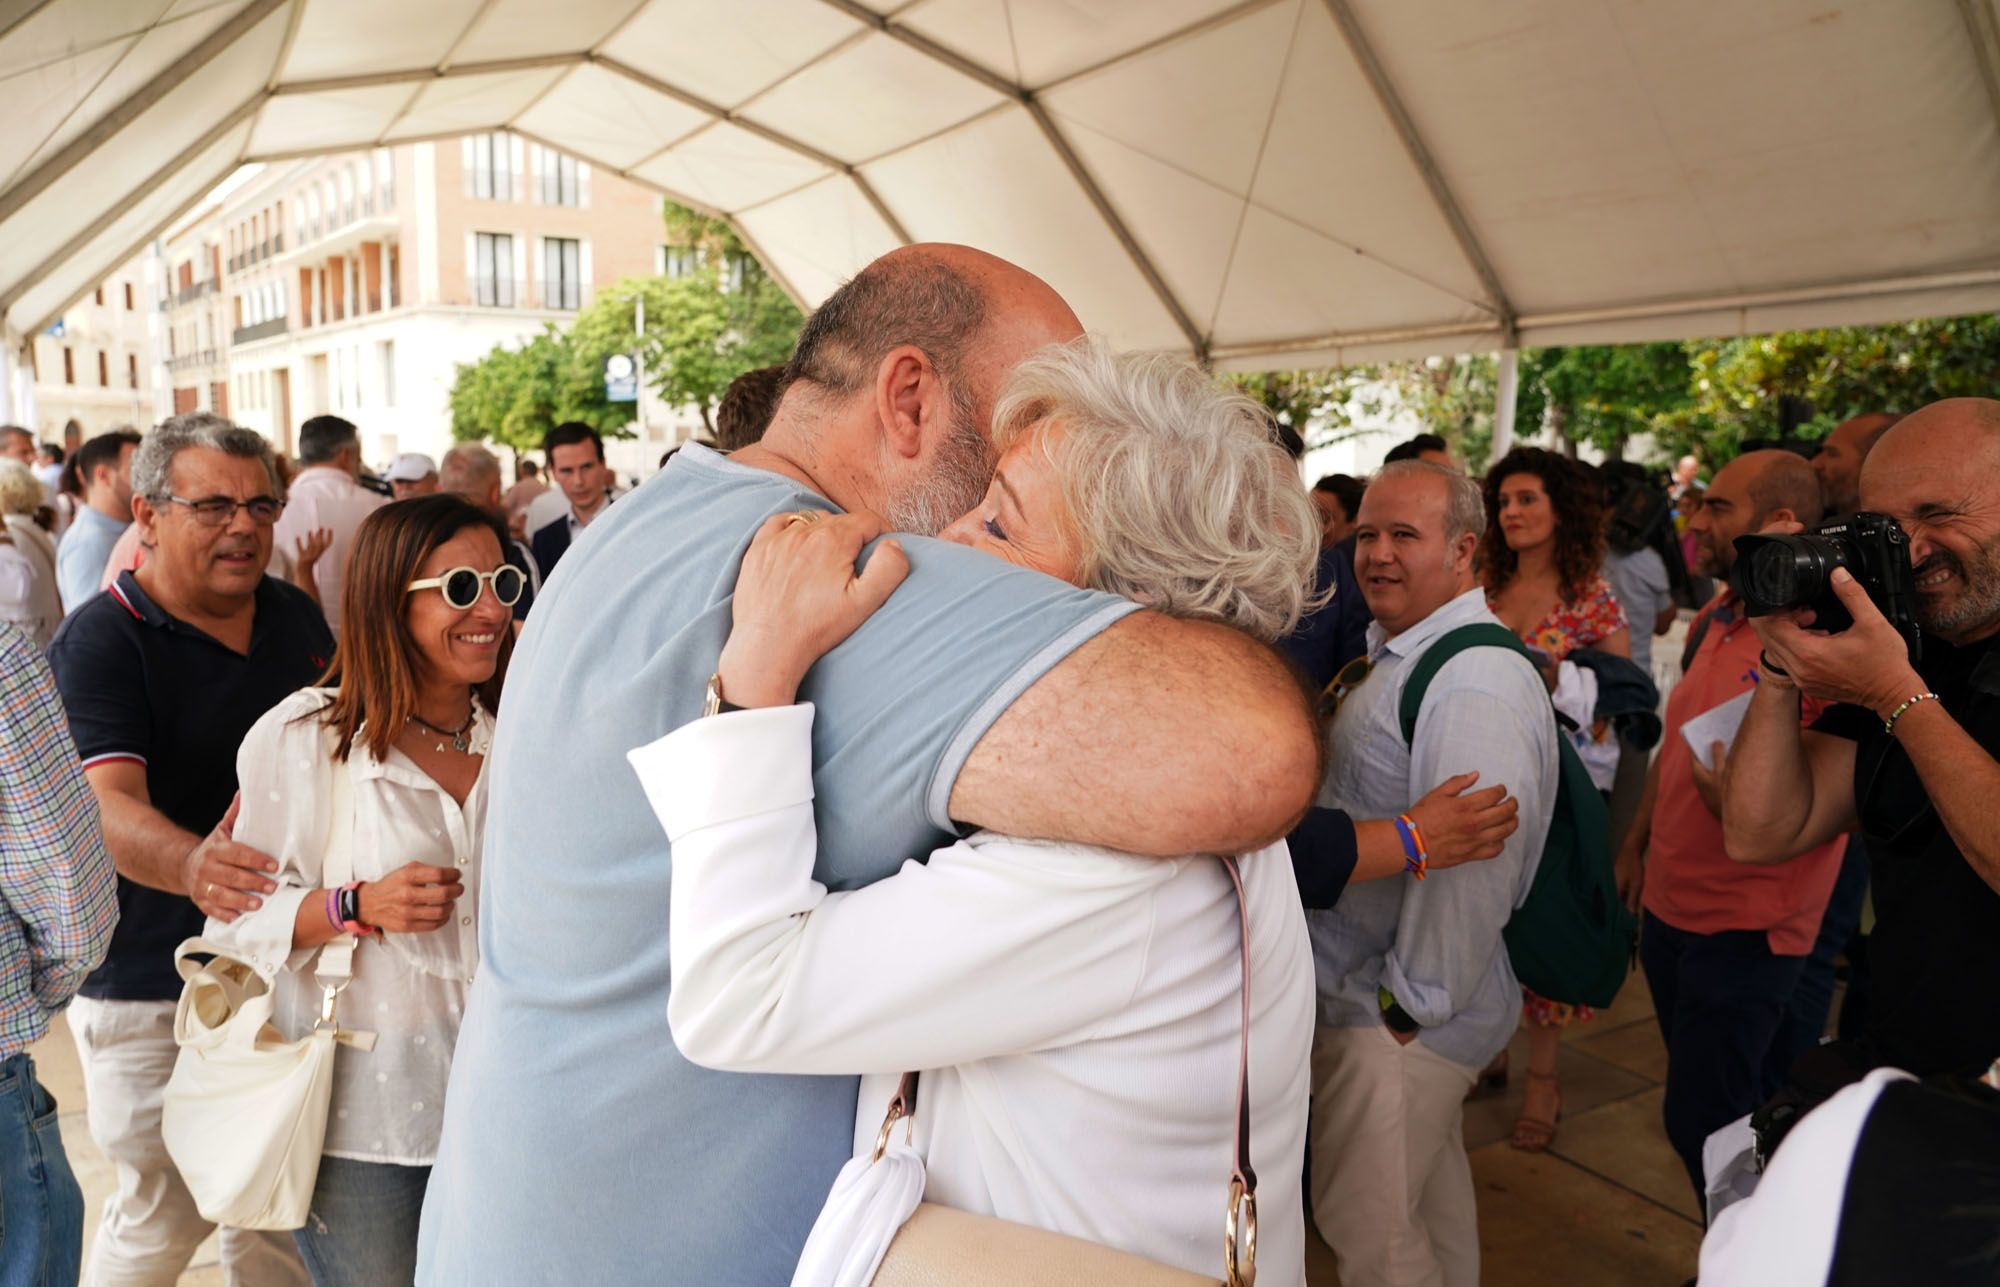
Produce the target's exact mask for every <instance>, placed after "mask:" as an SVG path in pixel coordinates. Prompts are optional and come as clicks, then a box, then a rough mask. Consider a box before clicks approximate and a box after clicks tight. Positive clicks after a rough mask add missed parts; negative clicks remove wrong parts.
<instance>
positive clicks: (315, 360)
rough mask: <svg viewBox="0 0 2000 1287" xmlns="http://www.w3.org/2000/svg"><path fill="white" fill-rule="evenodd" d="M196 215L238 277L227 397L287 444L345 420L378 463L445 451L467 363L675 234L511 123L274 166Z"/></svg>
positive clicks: (645, 206)
mask: <svg viewBox="0 0 2000 1287" xmlns="http://www.w3.org/2000/svg"><path fill="white" fill-rule="evenodd" d="M198 222H199V225H200V227H201V229H202V235H203V236H205V237H211V238H213V240H214V244H215V246H216V251H217V254H218V255H219V262H220V264H221V276H222V280H223V283H224V289H223V291H222V296H223V308H224V310H225V313H226V317H225V322H226V332H227V343H226V346H225V349H226V352H225V357H226V362H227V373H226V375H225V377H224V381H225V385H226V389H225V396H224V397H222V398H220V399H218V400H217V401H216V402H215V403H214V404H213V405H216V406H217V407H218V408H219V407H221V406H224V405H226V406H227V408H228V413H229V414H230V415H231V417H232V418H234V419H235V420H237V421H238V422H239V423H242V424H245V425H248V426H251V427H253V428H255V429H258V430H259V431H261V432H263V433H264V434H265V435H266V436H267V437H269V438H270V439H271V441H272V442H273V444H275V445H276V446H277V447H278V448H279V449H280V450H282V451H293V450H295V447H296V441H297V432H298V425H299V424H300V422H302V421H304V420H306V419H307V418H309V417H311V416H314V415H318V414H321V413H327V412H330V413H333V414H336V415H340V416H344V417H346V418H347V419H349V420H352V421H353V422H354V423H355V424H356V425H358V426H359V427H360V429H361V435H362V452H363V455H364V457H365V458H366V459H367V460H368V461H369V462H370V463H371V464H374V465H377V466H382V465H386V464H387V463H388V462H389V461H390V460H391V459H392V458H393V457H394V456H395V455H396V454H397V453H399V452H404V451H422V452H426V453H429V454H431V455H432V456H433V457H435V456H437V455H439V454H441V453H442V452H443V451H444V450H445V449H447V448H448V447H449V446H450V445H451V413H450V407H449V395H450V391H451V386H452V381H453V380H454V378H455V377H456V373H457V366H458V364H459V363H462V362H471V361H474V360H476V359H478V358H480V357H482V356H484V355H485V354H486V353H487V352H488V351H489V350H491V349H492V348H493V347H494V345H496V344H515V343H520V342H521V341H523V340H526V339H528V338H530V337H532V336H533V335H535V334H536V333H537V332H539V331H540V330H541V329H542V327H543V326H545V325H547V324H549V323H555V324H556V325H558V326H563V325H567V324H568V323H569V322H570V321H572V320H574V318H575V316H576V313H577V310H578V309H580V308H583V307H585V306H587V305H588V304H589V303H590V301H591V299H592V298H593V297H594V295H595V293H596V291H597V290H598V289H599V288H601V287H604V286H608V285H610V284H611V283H612V282H615V281H616V280H618V279H619V278H621V277H625V276H631V275H636V274H644V273H649V272H652V271H653V270H654V268H655V265H656V262H657V255H658V247H659V244H660V240H661V224H660V213H659V197H658V195H657V194H656V193H654V192H652V191H651V190H649V189H646V188H643V187H641V186H639V185H637V184H634V183H631V182H628V181H626V180H624V179H622V178H620V177H618V176H616V175H612V174H606V173H602V172H594V171H593V169H592V167H591V166H589V165H588V164H587V163H584V162H580V161H578V160H576V159H575V158H573V157H568V156H565V155H563V154H560V153H557V152H554V151H552V150H550V149H546V148H543V147H541V146H539V145H537V144H534V143H531V142H529V141H528V140H525V139H521V138H519V137H516V136H513V135H508V134H488V135H479V136H474V137H469V138H464V139H459V140H456V141H449V142H426V143H413V144H404V145H399V146H396V147H392V148H383V149H377V150H374V151H370V152H362V153H345V154H340V155H336V156H328V157H321V158H315V159H312V160H309V161H303V162H299V163H296V164H290V165H276V166H271V167H268V168H267V169H266V170H265V171H264V172H262V173H260V174H258V175H256V176H255V177H253V178H252V179H250V180H249V181H248V182H245V183H243V184H241V185H240V186H238V187H237V188H236V189H235V190H234V191H231V192H229V193H228V194H227V195H226V196H225V197H224V198H222V199H221V200H220V201H219V202H218V203H217V204H216V206H215V207H214V208H213V209H212V210H209V211H206V212H204V215H203V217H202V218H201V220H199V221H198ZM187 231H190V229H183V232H187ZM188 387H190V388H195V387H196V386H195V385H194V384H192V383H191V384H190V385H189V386H188ZM176 388H177V396H179V392H178V391H179V388H180V386H178V385H177V386H176ZM203 405H210V404H207V403H204V404H203Z"/></svg>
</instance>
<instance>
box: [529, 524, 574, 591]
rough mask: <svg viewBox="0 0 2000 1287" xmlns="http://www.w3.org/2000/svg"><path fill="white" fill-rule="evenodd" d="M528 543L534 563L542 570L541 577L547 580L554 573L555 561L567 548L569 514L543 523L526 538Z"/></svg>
mask: <svg viewBox="0 0 2000 1287" xmlns="http://www.w3.org/2000/svg"><path fill="white" fill-rule="evenodd" d="M528 545H529V547H530V548H531V549H532V550H533V551H534V555H535V565H536V566H537V567H539V568H540V569H541V570H542V579H543V580H544V581H546V580H548V579H549V578H550V577H552V576H554V575H555V574H556V563H557V561H558V560H560V559H561V558H562V556H563V554H564V553H565V552H566V551H567V550H568V549H569V514H568V512H567V511H565V512H564V514H563V516H562V517H561V518H559V519H557V520H556V521H555V522H553V523H547V524H544V525H543V526H542V527H541V528H540V529H539V530H538V531H536V533H535V534H534V535H533V536H531V537H529V538H528Z"/></svg>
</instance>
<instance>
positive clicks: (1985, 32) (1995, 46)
mask: <svg viewBox="0 0 2000 1287" xmlns="http://www.w3.org/2000/svg"><path fill="white" fill-rule="evenodd" d="M1958 13H1959V17H1961V18H1963V19H1964V20H1965V34H1966V36H1967V38H1968V39H1969V40H1970V41H1971V44H1972V56H1973V57H1974V58H1977V59H1978V60H1979V80H1980V83H1981V84H1983V85H1985V86H1986V101H1987V105H1988V106H1989V107H1991V108H1992V110H1993V128H1994V130H1995V131H2000V25H1996V22H1995V19H1994V16H1993V6H1992V4H1991V0H1958Z"/></svg>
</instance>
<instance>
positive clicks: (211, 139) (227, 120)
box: [0, 89, 270, 317]
mask: <svg viewBox="0 0 2000 1287" xmlns="http://www.w3.org/2000/svg"><path fill="white" fill-rule="evenodd" d="M269 97H270V96H269V95H268V94H266V93H265V92H264V91H263V90H261V89H260V90H258V91H257V92H256V93H255V94H254V95H252V96H251V97H250V98H249V99H247V100H246V101H245V102H244V103H243V104H242V105H241V106H239V107H237V108H236V109H235V110H234V111H232V112H230V113H229V115H227V116H225V117H223V118H222V119H221V120H220V121H218V122H216V124H215V125H214V126H213V127H211V128H210V129H209V130H208V131H207V132H206V133H205V134H203V135H202V136H201V137H200V138H198V139H196V140H195V141H194V142H192V143H190V144H188V145H187V146H186V147H185V148H183V149H181V151H180V154H179V155H177V156H175V157H174V158H173V159H172V160H170V161H168V162H167V163H166V164H165V165H162V166H160V167H158V168H156V169H155V170H154V171H153V172H152V173H151V174H150V175H148V176H147V177H146V180H145V182H144V183H141V184H139V185H137V186H136V187H135V188H134V191H141V192H143V191H147V190H150V189H152V188H154V187H157V186H159V185H160V184H161V183H164V182H167V181H168V180H170V179H172V178H173V177H174V176H175V175H177V174H179V173H180V172H181V171H182V170H184V169H186V168H187V167H188V166H189V165H191V164H193V162H194V159H195V158H196V157H198V156H200V155H201V154H202V153H203V152H206V151H208V149H210V148H212V147H214V146H215V145H216V144H217V143H220V142H221V141H222V140H223V139H225V138H228V137H229V135H230V133H231V132H232V131H234V130H237V129H239V128H241V127H242V126H243V125H244V124H245V123H246V122H248V121H249V120H250V118H252V117H254V116H255V115H256V114H257V111H258V109H259V108H261V107H263V106H264V104H265V102H266V101H268V99H269ZM246 142H247V140H246ZM241 161H242V152H241V151H240V150H239V151H238V153H237V155H236V157H235V158H234V159H232V160H231V161H230V164H229V169H230V170H233V169H235V168H236V166H237V165H238V164H239V163H240V162H241ZM228 174H229V170H224V171H223V172H222V173H221V174H219V175H217V176H216V177H215V179H213V180H211V181H210V182H209V183H207V184H204V185H203V187H202V189H201V196H207V195H208V191H209V189H210V188H213V187H214V186H215V185H216V184H217V183H220V182H221V181H222V180H223V179H224V178H226V177H227V176H228ZM196 204H198V201H190V202H189V203H188V204H187V205H186V206H185V207H183V208H182V210H181V211H180V212H179V213H177V214H176V215H175V218H179V217H180V214H181V213H185V212H186V211H187V210H191V209H193V208H194V206H195V205H196ZM124 214H125V211H124V209H123V208H121V207H118V206H113V207H112V208H111V209H109V210H106V211H105V212H104V213H103V214H101V215H99V216H98V217H97V218H95V219H93V220H91V222H90V223H89V224H88V225H87V226H86V227H85V228H84V229H83V230H82V231H81V232H79V233H77V234H76V235H75V236H74V237H71V238H70V239H69V240H68V241H66V242H64V243H63V245H62V247H61V248H60V249H58V250H56V251H53V252H52V253H50V254H48V255H46V256H44V257H43V259H42V261H41V262H40V263H38V264H36V265H35V266H34V267H33V268H31V269H29V270H28V271H27V272H26V273H25V274H23V275H22V276H21V277H20V278H19V279H18V280H16V281H13V282H10V283H8V285H7V289H6V290H5V291H4V292H0V317H4V316H5V315H6V314H7V313H9V312H11V311H12V310H13V308H14V305H16V304H18V303H20V302H21V297H22V296H24V295H26V294H27V293H28V292H29V291H31V290H33V289H35V287H37V286H39V285H41V284H42V283H43V282H45V281H47V280H48V279H49V278H50V277H52V276H54V275H55V273H56V271H57V269H59V268H61V267H64V266H66V265H67V264H68V263H69V262H70V261H71V260H73V259H74V258H75V257H76V256H77V255H79V254H81V253H82V252H83V249H84V248H85V247H86V246H88V245H90V243H91V242H92V241H95V240H96V239H97V238H98V237H99V236H101V235H102V234H103V233H104V231H105V229H107V228H109V227H110V226H111V225H112V224H114V223H117V222H118V220H119V219H120V218H122V217H124ZM167 222H169V223H171V222H172V220H168V221H167ZM145 244H146V243H145V239H143V238H142V239H141V240H140V241H139V243H138V245H140V246H143V245H145ZM134 249H136V247H134ZM131 253H132V251H131V250H130V249H128V250H127V251H125V254H126V255H130V254H131ZM117 262H118V260H116V259H113V260H112V261H111V263H112V264H116V263H117ZM58 311H60V310H58Z"/></svg>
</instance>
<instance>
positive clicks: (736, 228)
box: [723, 215, 812, 313]
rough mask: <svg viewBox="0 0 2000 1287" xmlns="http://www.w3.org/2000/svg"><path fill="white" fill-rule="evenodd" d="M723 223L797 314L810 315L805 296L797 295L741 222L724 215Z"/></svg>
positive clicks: (789, 280) (796, 289)
mask: <svg viewBox="0 0 2000 1287" xmlns="http://www.w3.org/2000/svg"><path fill="white" fill-rule="evenodd" d="M723 222H724V223H727V224H728V225H729V231H731V232H733V233H735V234H736V239H737V240H738V241H740V242H742V243H743V245H744V248H745V249H747V250H748V251H749V252H750V253H751V254H753V255H755V256H757V262H758V263H760V264H762V265H764V271H765V272H766V273H769V274H770V276H771V280H772V281H774V282H776V283H778V289H779V290H782V291H783V292H785V294H786V295H788V296H790V297H791V301H792V304H793V305H794V306H795V307H797V309H798V310H799V312H800V313H811V312H812V305H811V304H808V303H807V302H806V297H805V296H803V295H801V294H799V291H798V288H797V287H796V286H794V285H792V280H791V278H789V277H787V276H785V273H784V270H783V269H781V268H779V267H778V266H777V265H776V264H774V263H772V262H771V257H770V256H769V255H767V254H765V253H764V248H763V247H762V246H760V245H758V244H757V239H756V238H755V237H753V236H751V235H750V230H749V229H748V228H745V227H744V226H743V221H742V220H741V219H738V218H736V217H735V216H734V215H725V216H723Z"/></svg>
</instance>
